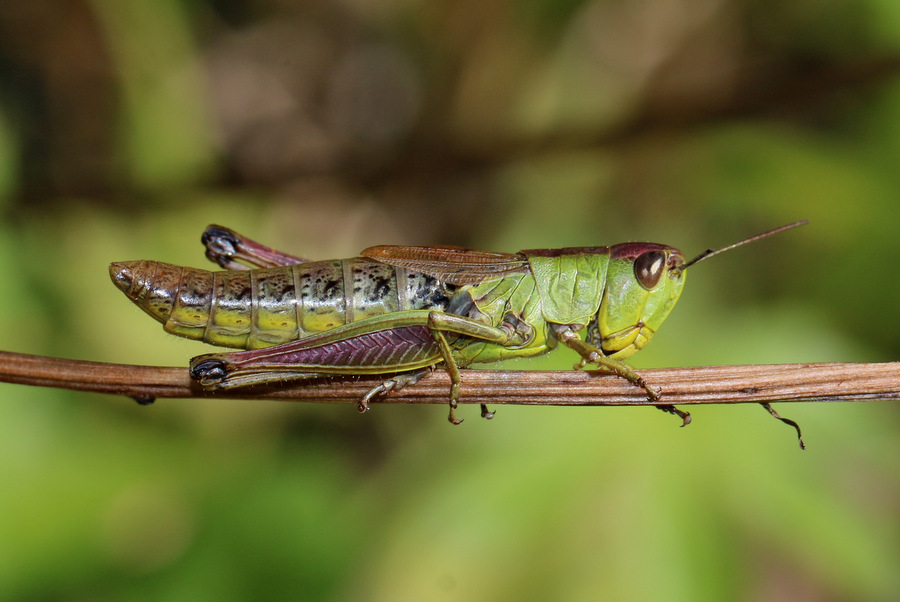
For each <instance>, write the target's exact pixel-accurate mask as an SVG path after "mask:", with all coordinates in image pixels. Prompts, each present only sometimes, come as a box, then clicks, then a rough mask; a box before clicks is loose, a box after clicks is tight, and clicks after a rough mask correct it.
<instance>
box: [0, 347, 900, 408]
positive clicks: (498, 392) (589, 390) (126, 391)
mask: <svg viewBox="0 0 900 602" xmlns="http://www.w3.org/2000/svg"><path fill="white" fill-rule="evenodd" d="M640 373H641V375H642V376H643V377H644V378H645V379H646V380H647V382H648V383H650V384H651V385H652V386H656V387H662V389H663V397H662V399H661V400H659V401H655V402H651V401H649V400H648V399H647V396H646V393H644V392H643V391H642V390H641V389H638V388H636V387H634V386H632V385H631V384H629V383H628V382H626V381H624V380H623V379H621V378H617V377H615V376H608V375H601V374H598V373H596V372H588V371H560V372H543V371H540V372H539V371H514V370H503V371H497V370H467V371H465V373H464V374H463V382H462V387H461V398H460V403H485V404H529V405H586V406H594V405H693V404H712V403H766V402H774V401H865V400H875V399H883V400H887V399H898V398H900V362H892V363H881V364H845V363H828V364H770V365H766V364H763V365H749V366H704V367H699V368H666V369H661V370H641V371H640ZM383 380H384V378H383V377H379V376H366V377H358V378H356V377H354V378H336V379H318V380H315V381H311V382H306V383H301V384H298V385H290V386H285V387H284V388H278V389H271V388H269V389H258V390H243V391H241V390H239V391H222V392H210V391H204V390H203V389H201V388H200V387H199V386H198V385H197V384H196V383H194V382H193V381H191V380H190V378H189V376H188V371H187V368H163V367H154V366H132V365H127V364H108V363H101V362H87V361H80V360H67V359H61V358H52V357H45V356H37V355H26V354H21V353H11V352H5V351H0V382H9V383H18V384H23V385H34V386H42V387H58V388H63V389H73V390H76V391H92V392H96V393H110V394H114V395H127V396H129V397H133V398H135V399H138V400H148V401H149V400H152V399H155V398H162V397H181V398H188V397H221V398H229V399H269V400H289V401H307V402H322V403H348V402H352V403H357V402H358V401H359V399H360V398H361V397H362V396H363V395H364V394H365V393H366V392H367V391H368V390H369V389H371V388H372V387H374V386H376V385H377V384H379V383H380V382H382V381H383ZM449 388H450V381H449V379H448V378H447V375H446V374H445V373H444V372H443V371H441V370H438V371H437V372H435V374H433V375H432V376H431V377H429V378H427V379H423V380H422V381H421V382H419V383H418V384H416V385H415V386H411V387H407V388H405V389H403V390H401V391H397V392H394V393H391V394H390V395H388V396H387V397H383V398H378V399H376V401H380V402H383V403H447V395H448V391H449Z"/></svg>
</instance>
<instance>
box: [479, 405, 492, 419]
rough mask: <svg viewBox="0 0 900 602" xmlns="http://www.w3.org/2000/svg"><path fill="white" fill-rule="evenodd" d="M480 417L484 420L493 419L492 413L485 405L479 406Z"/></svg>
mask: <svg viewBox="0 0 900 602" xmlns="http://www.w3.org/2000/svg"><path fill="white" fill-rule="evenodd" d="M481 417H482V418H484V419H485V420H490V419H491V418H493V417H494V413H493V412H492V411H490V410H489V409H488V407H487V406H486V405H484V404H481Z"/></svg>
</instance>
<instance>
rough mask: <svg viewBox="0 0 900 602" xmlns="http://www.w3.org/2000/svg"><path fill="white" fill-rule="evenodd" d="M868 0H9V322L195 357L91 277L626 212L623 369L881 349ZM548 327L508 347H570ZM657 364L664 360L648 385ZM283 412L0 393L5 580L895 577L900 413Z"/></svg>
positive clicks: (849, 581)
mask: <svg viewBox="0 0 900 602" xmlns="http://www.w3.org/2000/svg"><path fill="white" fill-rule="evenodd" d="M898 75H900V4H898V3H896V2H895V1H894V0H834V1H830V2H827V3H824V2H808V1H804V0H778V1H776V0H765V1H751V0H746V1H745V0H676V1H670V0H639V1H637V2H627V3H625V2H614V1H611V0H522V1H519V2H515V1H510V0H478V1H473V0H459V1H456V2H453V1H446V0H384V1H381V2H367V1H365V0H333V1H313V0H309V1H295V2H291V1H285V0H154V1H153V2H145V1H141V0H90V1H89V0H30V1H29V2H4V3H2V4H0V291H2V294H0V348H2V349H5V350H10V351H21V352H29V353H39V354H47V355H54V356H62V357H71V358H80V359H91V360H101V361H119V362H126V363H137V364H158V365H185V364H186V362H187V360H188V358H189V357H191V356H193V355H196V354H199V353H203V352H206V351H208V350H209V349H210V348H208V347H205V346H204V345H202V344H200V343H196V342H190V341H183V340H179V339H176V338H175V337H171V336H169V335H166V334H165V333H164V332H163V331H162V330H161V328H160V327H159V325H158V324H156V323H155V322H153V321H151V320H150V319H149V318H147V317H146V316H145V315H144V314H143V313H141V312H140V311H139V310H138V309H137V308H135V307H133V306H132V305H131V304H130V303H129V302H127V301H126V300H125V299H124V298H123V297H122V295H121V293H119V291H117V290H116V289H115V288H114V287H113V286H112V285H111V284H110V282H109V279H108V274H107V265H108V263H109V262H110V261H114V260H130V259H139V258H148V259H159V260H164V261H169V262H172V263H180V264H186V265H193V266H198V267H204V266H206V263H205V260H204V258H203V255H202V247H201V246H200V243H199V235H200V233H201V232H202V230H203V228H204V227H205V226H206V225H207V224H208V223H213V222H214V223H221V224H224V225H228V226H231V227H233V228H235V229H237V230H239V231H241V232H244V233H246V234H247V235H250V236H252V237H253V238H255V239H256V240H260V241H263V242H266V243H268V244H270V245H272V246H275V247H277V248H282V249H284V250H286V251H289V252H293V253H295V254H298V255H302V256H308V257H313V258H320V259H324V258H333V257H344V256H353V255H354V254H356V253H357V252H358V251H359V250H361V249H362V248H365V247H367V246H369V245H372V244H384V243H408V244H457V245H465V246H472V247H476V248H485V249H490V250H503V251H515V250H517V249H521V248H534V247H559V246H576V245H598V244H608V243H615V242H623V241H627V240H651V241H656V242H663V243H667V244H671V245H674V246H677V247H679V248H681V249H683V250H684V251H685V253H686V254H688V255H693V254H695V253H698V252H699V251H701V250H703V249H705V248H707V247H710V246H722V245H724V244H728V243H730V242H733V241H735V240H738V239H740V238H743V237H745V236H748V235H751V234H754V233H757V232H759V231H762V230H766V229H769V228H772V227H775V226H777V225H780V224H782V223H787V222H789V221H794V220H797V219H803V218H806V219H809V220H810V222H811V223H810V225H809V226H806V227H805V228H802V229H800V230H794V231H792V232H790V233H786V234H782V235H779V236H778V237H776V238H772V239H768V240H766V241H764V242H759V243H755V244H754V245H752V246H749V247H744V248H742V249H740V250H736V251H734V252H732V253H729V254H727V255H723V256H720V257H717V258H715V259H714V260H710V261H709V262H707V263H704V264H701V265H700V266H698V267H697V268H695V269H692V270H691V274H690V278H689V279H688V280H689V283H688V285H687V287H686V289H685V293H684V295H683V296H682V300H681V302H680V304H679V306H678V308H677V309H676V310H675V311H674V312H673V314H672V316H671V317H670V318H669V320H668V323H667V324H666V326H665V327H664V328H662V329H661V331H660V333H659V334H658V335H657V336H656V338H655V339H654V341H653V343H652V344H651V345H650V346H649V347H648V348H647V349H645V350H644V351H642V352H641V353H640V354H639V355H638V356H636V357H635V358H634V361H633V364H634V365H635V366H636V367H638V368H640V367H665V366H686V365H703V364H723V363H778V362H814V361H889V360H895V359H898V355H900V342H898V341H900V318H898V317H897V314H896V311H897V308H898V298H900V274H898V268H897V265H898V253H897V230H898V225H900V210H898V208H897V206H898V199H900V79H898ZM573 361H574V357H573V356H572V354H571V353H568V352H566V351H562V350H560V351H557V352H556V353H554V354H551V355H550V356H547V357H545V358H538V359H535V360H529V361H521V362H519V363H516V364H514V365H513V366H511V367H512V368H517V369H528V368H541V369H567V368H569V367H570V366H571V365H572V363H573ZM662 384H663V386H664V383H662ZM777 407H778V409H779V410H780V411H781V412H782V414H783V415H786V416H789V417H791V418H794V419H796V420H798V421H799V422H800V424H801V425H802V426H803V428H804V434H805V438H806V441H807V443H808V445H809V449H808V450H807V451H806V452H800V451H799V450H798V449H797V443H796V438H795V436H794V433H793V431H792V430H791V429H789V428H788V427H786V426H784V425H782V424H780V423H778V422H777V421H775V420H773V419H772V418H771V417H770V416H768V414H767V413H766V412H765V411H764V410H762V409H761V408H759V407H758V406H735V407H713V406H709V407H698V408H695V409H694V410H693V415H694V423H693V424H692V425H691V426H690V427H688V428H686V429H679V428H677V424H678V421H677V419H675V418H673V417H671V416H665V415H663V414H661V413H660V412H657V411H653V410H650V409H644V408H607V409H602V408H577V409H576V408H535V407H502V408H499V411H498V412H497V417H496V418H495V419H494V420H493V421H491V422H487V421H483V420H480V419H479V418H478V417H477V414H478V411H477V407H473V406H463V409H462V411H461V415H462V416H463V417H465V418H466V421H465V423H464V424H463V425H461V426H459V427H451V426H449V425H448V424H447V421H446V411H445V409H444V408H442V407H433V406H430V407H412V406H411V407H401V406H376V407H374V409H373V410H372V411H371V412H369V413H368V414H367V415H364V416H361V415H358V414H357V412H356V410H355V408H354V407H353V406H351V405H330V406H329V405H324V406H316V405H301V404H289V403H264V402H247V401H214V400H202V401H201V400H160V401H158V402H157V403H156V404H154V405H152V406H149V407H138V406H137V405H136V404H134V402H132V401H131V400H129V399H121V398H114V397H105V396H99V395H97V396H95V395H89V394H77V393H68V392H59V391H53V390H42V389H37V388H28V387H22V386H14V385H0V599H3V600H123V599H128V600H200V599H207V600H219V601H228V600H246V599H254V600H263V599H296V600H392V601H393V600H469V601H477V600H491V601H496V600H525V599H530V600H589V599H595V600H599V599H605V600H692V601H696V600H747V601H756V600H766V601H772V600H774V601H778V600H791V601H803V600H834V601H840V600H896V599H898V598H900V571H898V569H897V567H898V566H900V467H898V464H897V461H898V455H900V437H898V432H900V406H898V405H896V404H894V403H891V402H870V403H856V404H782V405H780V406H777Z"/></svg>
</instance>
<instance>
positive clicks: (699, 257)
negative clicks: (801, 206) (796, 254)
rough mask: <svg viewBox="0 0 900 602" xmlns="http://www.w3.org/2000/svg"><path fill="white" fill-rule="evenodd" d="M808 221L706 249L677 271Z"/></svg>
mask: <svg viewBox="0 0 900 602" xmlns="http://www.w3.org/2000/svg"><path fill="white" fill-rule="evenodd" d="M808 223H809V220H805V219H804V220H800V221H799V222H794V223H792V224H787V225H786V226H781V227H780V228H775V229H774V230H769V231H768V232H763V233H762V234H757V235H756V236H751V237H750V238H745V239H744V240H742V241H740V242H736V243H734V244H733V245H728V246H727V247H722V248H721V249H707V250H705V251H703V252H702V253H700V254H699V255H697V256H696V257H694V258H693V259H691V260H690V261H688V262H687V263H685V264H684V265H683V266H681V269H679V270H678V271H679V272H680V271H683V270H686V269H687V268H688V267H690V266H692V265H694V264H695V263H700V262H701V261H703V260H704V259H708V258H710V257H712V256H713V255H718V254H719V253H724V252H725V251H730V250H731V249H734V248H737V247H740V246H741V245H745V244H747V243H748V242H753V241H756V240H759V239H760V238H766V237H767V236H772V235H773V234H778V233H779V232H784V231H785V230H790V229H791V228H797V227H798V226H803V225H806V224H808Z"/></svg>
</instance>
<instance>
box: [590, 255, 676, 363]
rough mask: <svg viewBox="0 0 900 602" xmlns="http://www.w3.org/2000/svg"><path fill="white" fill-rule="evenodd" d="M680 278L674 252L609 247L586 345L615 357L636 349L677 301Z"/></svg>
mask: <svg viewBox="0 0 900 602" xmlns="http://www.w3.org/2000/svg"><path fill="white" fill-rule="evenodd" d="M684 276H685V272H684V255H682V254H681V251H679V250H678V249H674V248H672V247H668V246H666V245H658V244H654V243H623V244H619V245H615V246H613V247H611V248H610V258H609V269H608V272H607V276H606V288H605V291H604V293H603V300H602V301H601V302H600V310H599V311H598V312H597V315H596V317H595V319H594V320H592V321H591V324H590V325H589V326H588V336H589V337H590V342H591V343H592V344H593V345H595V346H596V347H598V348H599V349H600V350H602V351H603V353H604V354H605V355H606V356H607V357H613V358H616V359H625V358H628V357H631V356H632V355H634V354H635V353H637V352H638V351H640V350H641V349H642V348H643V347H644V345H646V344H647V343H648V342H649V341H650V338H651V337H652V336H653V334H654V333H655V332H656V330H657V329H658V328H659V326H660V325H661V324H662V323H663V322H664V321H665V319H666V317H668V315H669V312H670V311H672V308H673V307H674V306H675V302H676V301H678V297H679V295H681V289H682V287H684Z"/></svg>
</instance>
